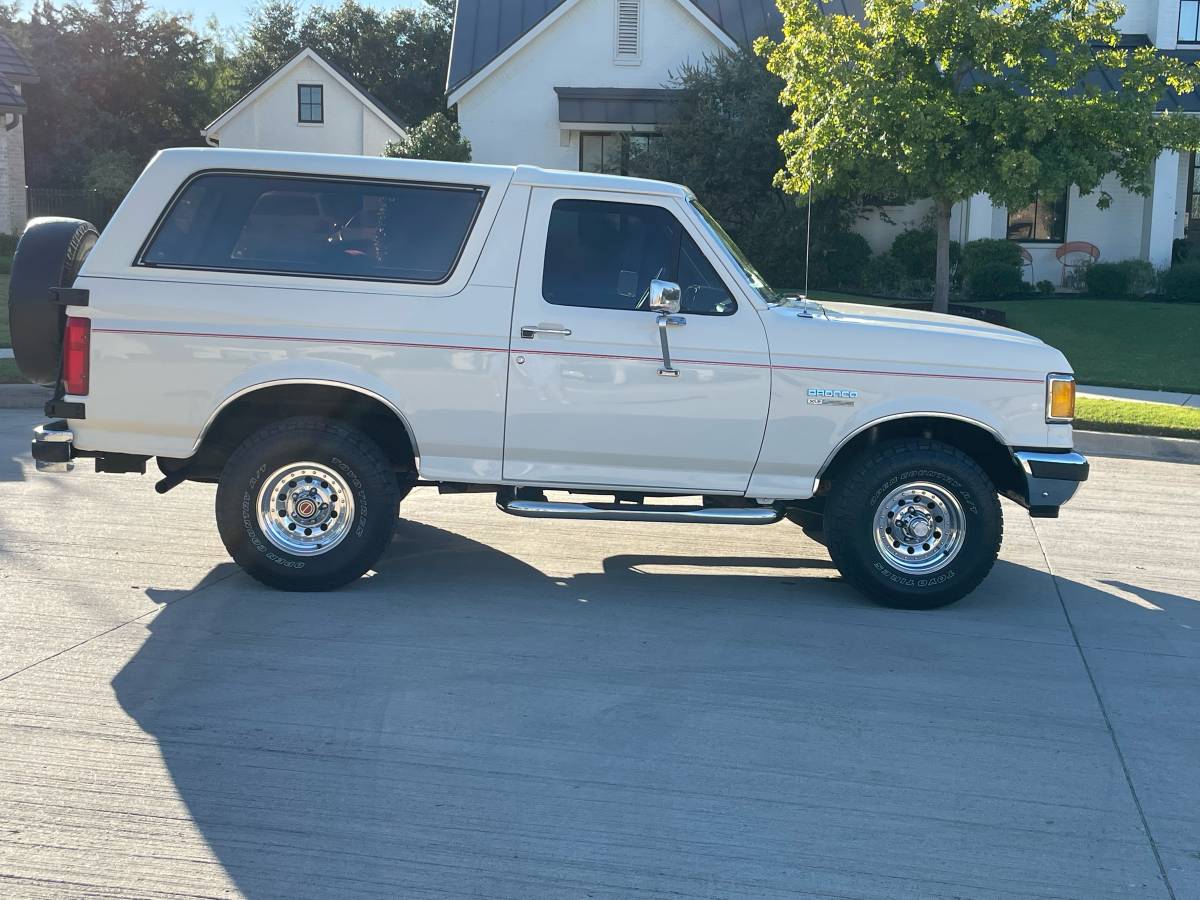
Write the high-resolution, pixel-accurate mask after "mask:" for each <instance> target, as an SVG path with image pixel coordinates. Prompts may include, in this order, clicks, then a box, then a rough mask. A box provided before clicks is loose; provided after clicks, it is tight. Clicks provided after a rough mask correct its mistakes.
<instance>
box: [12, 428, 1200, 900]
mask: <svg viewBox="0 0 1200 900" xmlns="http://www.w3.org/2000/svg"><path fill="white" fill-rule="evenodd" d="M37 421H38V418H37V415H36V413H35V412H33V411H28V410H25V411H0V896H4V897H22V898H24V897H47V898H49V897H53V898H61V897H76V896H89V897H116V896H120V897H154V898H167V897H171V898H174V897H229V896H245V897H250V898H308V897H314V898H318V897H319V898H343V897H405V898H407V897H426V896H428V897H443V898H444V897H466V896H472V897H476V896H477V897H506V898H508V897H512V898H518V897H520V898H524V897H571V898H573V897H621V898H628V897H672V898H679V897H756V898H758V897H784V896H787V897H797V896H800V897H878V898H895V897H922V898H926V897H972V898H975V897H1079V898H1088V900H1096V898H1104V897H1112V898H1130V897H1155V898H1170V897H1175V898H1185V897H1200V538H1198V537H1197V534H1198V528H1200V522H1198V514H1200V466H1189V465H1180V464H1166V463H1151V462H1137V461H1119V460H1108V459H1098V460H1095V464H1094V468H1093V480H1092V481H1091V482H1089V483H1088V484H1087V485H1086V486H1085V489H1084V490H1083V492H1082V493H1081V494H1080V496H1079V497H1078V498H1077V499H1076V501H1075V503H1074V504H1073V505H1072V506H1071V507H1070V508H1069V509H1068V510H1067V511H1066V512H1065V514H1064V517H1063V518H1062V519H1060V520H1057V521H1039V522H1037V523H1034V522H1031V521H1030V520H1029V519H1028V518H1027V517H1026V516H1025V515H1024V514H1023V513H1022V512H1021V511H1020V510H1018V509H1016V508H1015V507H1012V506H1008V507H1007V508H1006V513H1007V515H1008V519H1007V528H1006V531H1007V533H1006V536H1005V543H1004V552H1003V556H1002V560H1001V562H1000V563H999V564H998V565H997V567H996V569H995V571H994V573H993V574H992V576H991V577H990V578H989V579H988V581H987V582H986V583H985V584H984V586H983V587H982V588H980V589H979V590H978V591H976V592H975V593H974V594H973V595H972V596H971V597H969V598H967V599H966V600H965V601H963V602H962V603H961V604H959V605H957V606H955V607H952V608H950V609H946V610H940V611H936V612H930V613H903V612H894V611H889V610H885V609H880V608H877V607H874V606H872V605H870V604H869V603H867V602H866V601H864V600H863V599H862V598H860V597H859V596H858V595H857V594H856V593H854V592H853V591H852V590H850V589H849V588H847V587H846V586H844V585H843V584H842V583H841V582H840V581H839V579H838V577H837V573H836V572H835V571H834V570H833V569H832V568H831V567H830V565H829V562H828V559H827V557H826V556H825V554H824V552H823V550H822V548H820V547H818V546H816V545H814V544H811V543H809V542H807V541H806V540H804V539H803V537H802V536H801V534H800V532H799V530H798V529H796V528H795V527H794V526H791V525H789V524H787V523H782V524H779V525H775V526H770V527H767V528H743V529H738V528H732V527H724V528H722V527H713V526H694V525H692V526H685V525H680V526H611V525H610V526H604V525H595V524H585V523H563V522H527V521H519V520H516V519H512V518H508V517H506V516H503V515H502V514H500V513H499V512H497V511H496V510H495V509H494V507H493V506H492V503H491V500H490V499H489V498H488V497H486V496H468V497H459V498H438V497H437V496H436V495H435V494H433V493H432V492H431V491H427V490H421V491H418V492H417V493H415V494H414V496H413V497H412V498H411V500H410V501H408V502H406V504H405V507H404V512H405V515H406V521H405V522H404V523H403V524H402V525H401V527H400V528H399V530H398V532H397V535H396V540H395V542H394V544H393V546H392V549H391V551H390V552H389V553H388V555H387V557H386V559H385V560H384V562H383V563H382V564H381V565H380V571H379V573H378V574H377V575H375V576H374V577H371V578H370V579H368V580H364V581H363V582H362V583H360V584H359V585H357V586H356V587H354V588H353V589H349V590H345V591H342V592H340V593H336V594H330V595H286V594H280V593H274V592H271V591H268V590H266V589H263V588H261V587H259V586H258V585H257V584H256V583H255V582H253V581H251V580H250V579H248V578H247V577H246V576H244V575H242V574H240V573H239V572H238V571H237V570H235V568H234V567H233V566H232V565H231V564H230V563H229V562H228V560H227V557H226V556H225V553H224V551H223V549H222V547H221V544H220V542H219V540H218V538H217V534H216V530H215V528H214V526H213V522H212V500H213V489H212V488H209V487H205V486H198V485H184V486H183V487H181V488H179V489H178V490H176V491H174V492H172V493H170V494H168V495H167V496H165V497H159V496H157V495H156V494H155V493H154V491H153V487H152V484H153V479H152V477H150V476H146V477H141V478H139V477H138V476H119V475H106V476H96V475H92V474H90V473H84V472H82V471H81V472H79V473H76V474H75V475H71V476H46V475H37V474H36V473H34V472H33V471H32V466H31V464H30V462H29V460H28V455H27V452H28V451H27V447H28V444H27V441H28V429H29V428H30V427H31V426H32V425H33V424H35V423H36V422H37ZM81 468H83V467H81Z"/></svg>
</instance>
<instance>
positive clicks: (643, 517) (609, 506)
mask: <svg viewBox="0 0 1200 900" xmlns="http://www.w3.org/2000/svg"><path fill="white" fill-rule="evenodd" d="M496 506H497V507H499V508H500V511H501V512H506V513H508V514H509V515H513V516H521V517H522V518H525V519H582V520H585V521H589V522H699V523H700V524H703V525H770V524H772V523H773V522H778V521H779V520H780V519H782V518H783V512H782V511H780V510H778V509H775V507H773V506H762V507H757V508H754V507H751V508H744V507H717V506H711V507H705V506H645V505H642V504H633V503H552V502H549V501H547V500H517V499H513V498H511V497H503V496H501V497H497V499H496Z"/></svg>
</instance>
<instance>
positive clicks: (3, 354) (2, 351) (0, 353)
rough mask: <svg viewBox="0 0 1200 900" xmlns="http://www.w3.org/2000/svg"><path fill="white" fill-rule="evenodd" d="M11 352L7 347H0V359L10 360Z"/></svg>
mask: <svg viewBox="0 0 1200 900" xmlns="http://www.w3.org/2000/svg"><path fill="white" fill-rule="evenodd" d="M12 358H13V352H12V350H10V349H9V348H8V347H0V359H12Z"/></svg>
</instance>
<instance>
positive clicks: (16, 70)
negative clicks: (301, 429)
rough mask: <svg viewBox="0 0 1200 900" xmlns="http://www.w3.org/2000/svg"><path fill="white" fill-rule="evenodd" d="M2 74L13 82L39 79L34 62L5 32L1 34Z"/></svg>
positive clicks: (0, 58)
mask: <svg viewBox="0 0 1200 900" xmlns="http://www.w3.org/2000/svg"><path fill="white" fill-rule="evenodd" d="M0 75H3V76H4V77H5V78H6V79H7V80H8V81H10V82H13V83H20V82H23V81H24V82H35V81H37V80H38V73H37V69H35V68H34V67H33V63H31V62H30V61H29V59H28V58H27V57H26V56H25V54H24V53H22V52H21V51H20V50H19V49H18V48H17V46H16V44H14V43H13V42H12V41H10V40H9V39H8V37H7V36H6V35H3V34H0Z"/></svg>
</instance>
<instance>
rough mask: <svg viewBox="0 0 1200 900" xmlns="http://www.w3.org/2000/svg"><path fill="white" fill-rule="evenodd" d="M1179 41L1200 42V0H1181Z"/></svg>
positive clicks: (1186, 42)
mask: <svg viewBox="0 0 1200 900" xmlns="http://www.w3.org/2000/svg"><path fill="white" fill-rule="evenodd" d="M1179 42H1180V43H1182V44H1196V43H1200V0H1180V3H1179Z"/></svg>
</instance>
